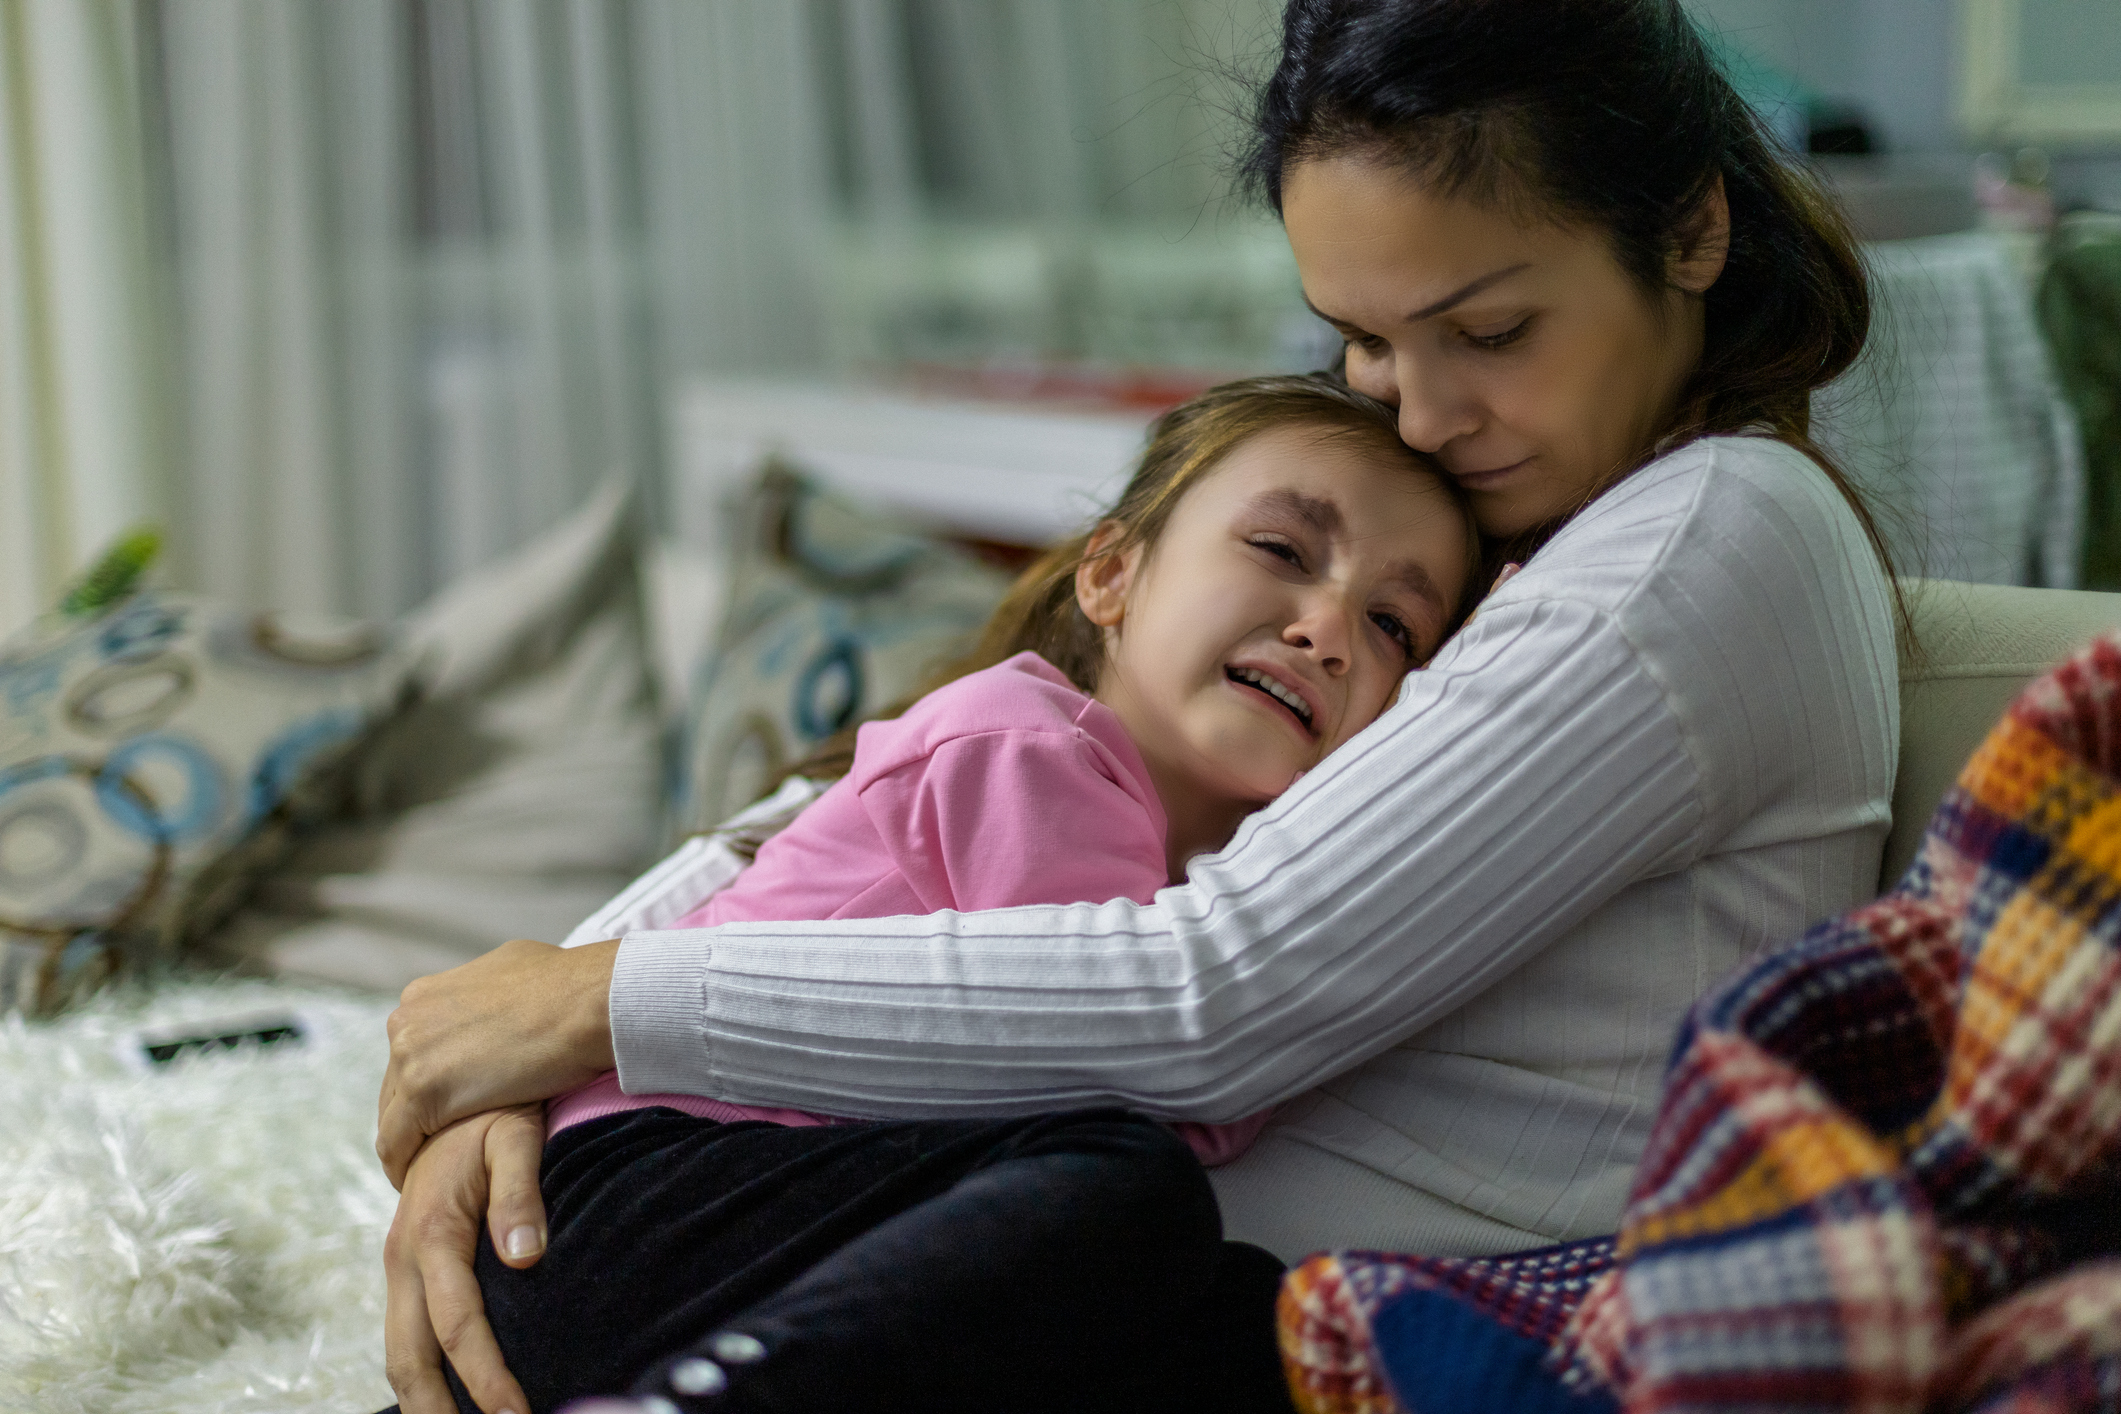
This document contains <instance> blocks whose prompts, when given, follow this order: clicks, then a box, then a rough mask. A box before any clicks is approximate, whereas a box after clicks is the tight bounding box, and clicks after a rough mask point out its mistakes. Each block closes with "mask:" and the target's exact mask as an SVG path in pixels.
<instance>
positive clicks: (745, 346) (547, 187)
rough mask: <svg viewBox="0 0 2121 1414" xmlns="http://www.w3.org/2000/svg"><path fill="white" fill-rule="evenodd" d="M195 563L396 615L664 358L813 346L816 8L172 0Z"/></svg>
mask: <svg viewBox="0 0 2121 1414" xmlns="http://www.w3.org/2000/svg"><path fill="white" fill-rule="evenodd" d="M145 13H146V14H148V15H149V16H150V18H151V20H152V22H153V23H154V25H155V28H156V33H155V35H154V36H153V38H154V41H155V46H156V48H157V50H158V53H159V58H160V66H159V73H160V76H161V78H162V85H163V86H162V90H161V94H160V95H159V96H160V98H161V100H162V115H163V118H164V122H163V124H162V127H161V132H162V134H163V136H164V140H165V141H166V144H167V151H166V158H167V168H168V171H169V172H170V174H171V180H170V183H169V189H168V191H169V202H168V214H169V227H170V237H171V238H170V241H169V247H170V249H171V250H172V251H173V252H174V261H173V266H172V278H173V280H174V282H175V286H176V289H177V291H178V297H179V303H180V308H181V317H180V319H179V320H178V328H179V343H180V347H181V351H182V357H181V363H182V367H183V379H184V381H183V385H182V392H183V397H182V405H183V406H182V411H183V414H184V417H183V423H184V427H185V429H186V440H185V443H184V448H183V451H184V455H183V457H182V465H181V468H180V470H179V472H178V474H177V480H178V484H179V485H180V487H181V488H182V494H181V495H180V496H179V497H178V505H179V507H180V511H181V519H180V522H179V525H178V541H179V544H180V545H181V546H183V547H184V548H185V549H186V550H187V551H189V554H190V558H189V560H188V561H187V562H184V563H183V564H182V565H181V570H182V572H183V573H185V574H186V575H187V577H189V578H191V579H193V580H195V581H196V582H198V583H200V584H202V585H203V586H205V587H207V588H209V589H212V590H214V591H216V592H218V593H222V594H226V595H230V596H234V597H239V598H243V599H249V600H271V601H272V602H275V603H279V604H284V605H287V606H289V607H295V608H352V609H357V610H359V611H362V612H366V613H370V614H383V613H389V612H392V611H394V610H397V609H400V608H403V607H404V606H405V605H406V604H408V603H410V602H412V601H414V600H416V599H417V598H419V597H421V596H422V595H424V594H425V593H427V592H428V591H430V590H431V589H432V588H434V587H435V586H436V585H437V584H438V583H440V582H443V581H446V580H447V579H449V578H451V577H452V576H454V575H455V574H457V573H459V572H461V571H462V570H464V569H466V568H468V567H470V566H472V565H474V564H477V563H479V562H481V561H483V560H485V559H487V558H489V557H491V556H492V555H493V554H495V553H497V552H499V551H502V550H505V549H507V548H508V547H510V546H512V545H514V544H517V543H519V542H520V541H521V540H522V539H523V538H525V537H526V536H528V535H529V534H531V533H533V532H535V531H536V530H538V529H540V528H542V527H543V526H544V525H546V524H548V523H550V522H551V521H552V520H553V519H555V518H556V517H557V516H559V515H561V514H563V513H564V512H565V511H566V510H568V509H569V508H570V507H572V505H574V504H575V502H577V501H578V500H579V499H580V497H581V496H582V494H583V493H584V491H585V490H586V489H587V487H588V486H589V485H591V484H592V483H593V482H595V481H596V480H598V479H599V478H601V477H603V476H606V475H609V474H614V473H616V474H621V475H628V476H635V477H647V476H648V475H649V473H650V472H651V471H652V470H653V468H654V467H655V466H656V465H657V456H656V444H657V430H658V424H657V418H656V410H655V409H656V390H657V388H658V387H659V386H660V384H661V382H662V380H663V379H664V378H665V377H667V375H668V373H669V371H670V370H671V368H672V367H674V366H676V367H688V366H697V365H722V366H732V365H742V364H746V363H759V364H764V365H768V366H772V365H775V364H789V363H801V362H804V361H808V360H811V359H814V358H815V356H816V353H817V350H818V348H819V347H820V346H821V340H820V339H819V338H818V337H817V336H816V335H815V333H814V329H815V321H814V319H810V318H805V317H804V308H803V307H804V305H805V302H806V298H807V292H808V289H809V284H808V282H807V280H806V278H805V276H806V275H807V273H808V270H807V267H808V265H809V261H808V260H807V258H806V256H805V254H804V251H803V249H802V245H803V241H802V236H801V233H802V232H804V231H808V230H814V229H815V228H816V227H817V226H818V224H819V222H820V220H821V218H822V215H823V209H824V203H825V202H826V201H827V199H828V192H827V187H826V171H825V166H824V162H823V159H822V157H821V156H820V155H819V144H818V141H817V138H816V130H815V120H814V118H813V116H812V114H813V110H814V108H815V106H816V99H815V95H814V91H813V89H812V86H811V84H810V82H809V79H808V76H809V74H810V72H811V68H812V65H811V59H810V54H809V49H808V34H807V30H806V29H805V27H804V24H803V15H802V12H801V11H800V9H798V8H795V7H788V6H781V5H768V6H758V5H751V4H748V3H743V0H707V3H702V0H637V3H630V4H618V3H607V0H415V3H403V0H333V3H331V4H316V3H313V0H169V3H163V4H159V5H154V6H151V7H149V9H148V10H147V11H146V12H145Z"/></svg>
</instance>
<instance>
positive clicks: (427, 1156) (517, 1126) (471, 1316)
mask: <svg viewBox="0 0 2121 1414" xmlns="http://www.w3.org/2000/svg"><path fill="white" fill-rule="evenodd" d="M544 1148H545V1110H544V1107H543V1106H542V1105H516V1106H512V1107H510V1108H508V1109H500V1110H488V1111H486V1112H485V1113H484V1114H476V1115H473V1116H471V1117H470V1118H469V1119H462V1120H458V1121H457V1122H456V1123H455V1124H452V1125H450V1126H448V1127H447V1128H445V1129H443V1130H442V1132H441V1133H439V1134H437V1135H435V1136H434V1138H432V1139H430V1140H428V1141H427V1144H426V1146H425V1147H424V1148H422V1149H421V1150H420V1152H419V1156H418V1157H417V1158H415V1159H414V1160H413V1162H412V1166H411V1168H410V1169H409V1170H408V1171H407V1172H406V1174H405V1182H404V1186H403V1189H402V1193H401V1196H400V1197H399V1199H398V1212H397V1216H396V1217H394V1218H393V1219H392V1220H391V1224H390V1235H389V1236H388V1237H387V1238H385V1239H384V1242H383V1272H384V1278H385V1281H386V1282H387V1283H388V1297H387V1301H388V1304H387V1306H386V1308H385V1313H384V1317H383V1369H384V1373H385V1375H386V1376H387V1377H388V1378H389V1380H390V1387H391V1388H392V1389H393V1390H395V1391H396V1392H397V1396H398V1406H399V1408H401V1409H402V1410H404V1414H456V1409H457V1405H456V1400H455V1399H454V1398H452V1397H451V1395H450V1393H449V1383H448V1381H447V1380H446V1379H444V1378H443V1375H442V1355H443V1353H444V1352H445V1351H446V1352H447V1353H448V1355H449V1363H450V1364H451V1365H453V1366H454V1367H455V1368H456V1372H457V1377H458V1378H459V1379H461V1380H463V1381H464V1387H465V1388H466V1389H468V1390H469V1391H471V1397H472V1398H473V1399H474V1400H476V1401H477V1402H478V1405H479V1407H480V1408H481V1409H484V1410H486V1411H487V1414H501V1411H503V1410H507V1411H510V1414H529V1410H530V1404H529V1401H527V1400H526V1399H524V1397H523V1388H522V1386H521V1385H519V1384H517V1383H516V1380H515V1376H513V1375H511V1374H509V1373H508V1365H507V1362H506V1361H504V1360H503V1359H502V1357H501V1347H500V1345H499V1344H498V1343H497V1342H496V1341H495V1340H494V1335H493V1327H492V1326H490V1325H488V1324H487V1321H486V1303H485V1301H484V1299H483V1298H481V1296H480V1295H479V1282H478V1278H477V1277H476V1276H475V1275H474V1274H473V1272H472V1258H473V1256H474V1255H475V1254H476V1253H477V1251H478V1246H479V1225H480V1223H481V1221H482V1220H483V1221H484V1222H485V1224H486V1226H487V1228H488V1230H489V1231H490V1232H491V1234H492V1236H493V1245H494V1250H495V1251H496V1252H498V1253H500V1255H501V1260H502V1261H503V1262H506V1263H507V1264H508V1265H509V1266H511V1267H527V1266H530V1265H531V1264H533V1263H534V1262H536V1261H537V1260H538V1258H539V1257H541V1256H543V1255H544V1253H545V1202H544V1199H543V1197H542V1196H541V1195H540V1194H539V1192H538V1165H539V1160H540V1158H541V1157H542V1155H543V1153H544Z"/></svg>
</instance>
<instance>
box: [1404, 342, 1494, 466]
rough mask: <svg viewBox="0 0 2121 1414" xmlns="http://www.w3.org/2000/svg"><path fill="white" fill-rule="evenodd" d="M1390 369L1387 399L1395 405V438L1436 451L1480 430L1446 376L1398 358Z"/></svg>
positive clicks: (1417, 449) (1473, 416)
mask: <svg viewBox="0 0 2121 1414" xmlns="http://www.w3.org/2000/svg"><path fill="white" fill-rule="evenodd" d="M1394 373H1395V377H1394V378H1393V388H1392V392H1393V397H1392V399H1391V401H1392V403H1393V404H1394V406H1396V407H1397V408H1398V409H1399V440H1400V441H1402V442H1404V443H1406V444H1407V445H1408V446H1410V447H1412V448H1413V449H1414V450H1415V451H1417V452H1430V453H1435V452H1440V451H1442V450H1443V449H1444V447H1445V446H1446V445H1447V444H1448V443H1450V442H1452V441H1454V440H1456V439H1457V438H1460V437H1464V436H1468V435H1470V434H1472V433H1474V432H1477V431H1479V430H1480V419H1479V418H1478V417H1477V416H1476V415H1475V414H1474V410H1473V407H1472V404H1471V403H1470V402H1468V401H1467V400H1466V398H1465V397H1464V396H1463V394H1462V393H1461V392H1460V391H1459V390H1458V389H1457V388H1456V387H1454V386H1453V385H1452V383H1451V381H1450V380H1449V379H1448V378H1447V377H1444V376H1441V375H1439V374H1438V373H1436V372H1435V371H1433V370H1429V371H1424V370H1423V369H1421V368H1419V367H1417V366H1416V365H1415V364H1414V363H1413V362H1412V361H1411V360H1400V361H1399V366H1398V367H1397V368H1396V369H1395V370H1394Z"/></svg>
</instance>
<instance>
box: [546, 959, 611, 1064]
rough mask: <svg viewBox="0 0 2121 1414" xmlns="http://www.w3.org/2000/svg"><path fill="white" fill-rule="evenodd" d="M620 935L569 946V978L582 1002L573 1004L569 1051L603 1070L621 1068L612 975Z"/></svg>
mask: <svg viewBox="0 0 2121 1414" xmlns="http://www.w3.org/2000/svg"><path fill="white" fill-rule="evenodd" d="M619 941H620V940H619V939H617V938H610V939H607V940H605V941H604V942H601V943H585V944H583V945H582V946H580V947H576V948H566V949H563V950H562V952H561V956H562V957H564V958H566V959H567V963H568V976H569V980H570V981H571V982H572V983H573V984H574V986H575V989H576V995H577V996H579V998H580V999H581V1000H580V1004H579V1005H578V1006H576V1007H574V1008H572V1009H571V1010H572V1013H573V1014H572V1015H571V1016H570V1018H569V1020H570V1022H571V1023H572V1025H571V1026H570V1028H569V1031H570V1034H569V1038H568V1051H569V1053H570V1054H571V1055H573V1056H574V1057H575V1058H576V1059H577V1060H578V1061H579V1062H580V1063H581V1064H583V1065H585V1066H589V1067H591V1068H593V1069H595V1070H596V1071H598V1072H599V1073H601V1072H603V1071H607V1070H617V1069H618V1059H617V1057H616V1055H615V1054H614V1052H613V1046H612V1037H611V978H612V972H613V970H614V968H615V967H616V966H617V963H618V956H619Z"/></svg>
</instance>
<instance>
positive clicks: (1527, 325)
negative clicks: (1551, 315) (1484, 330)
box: [1465, 314, 1532, 349]
mask: <svg viewBox="0 0 2121 1414" xmlns="http://www.w3.org/2000/svg"><path fill="white" fill-rule="evenodd" d="M1531 327H1532V316H1531V315H1529V314H1528V315H1526V316H1525V317H1524V318H1522V319H1520V320H1518V321H1517V322H1516V323H1515V324H1512V325H1511V326H1510V327H1509V328H1507V329H1503V330H1499V331H1497V332H1495V333H1493V334H1476V333H1474V332H1473V331H1472V330H1470V329H1468V330H1466V331H1465V336H1466V342H1467V343H1469V344H1471V345H1473V347H1475V348H1478V349H1506V348H1508V347H1509V346H1510V345H1512V344H1514V343H1516V342H1517V341H1518V340H1519V339H1522V338H1523V337H1524V336H1525V334H1526V333H1527V332H1528V331H1529V330H1530V329H1531Z"/></svg>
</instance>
